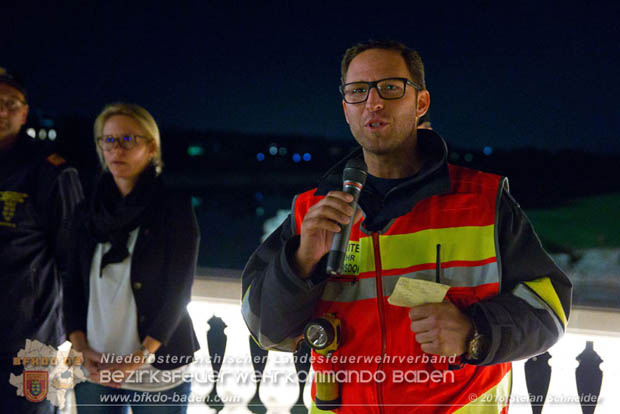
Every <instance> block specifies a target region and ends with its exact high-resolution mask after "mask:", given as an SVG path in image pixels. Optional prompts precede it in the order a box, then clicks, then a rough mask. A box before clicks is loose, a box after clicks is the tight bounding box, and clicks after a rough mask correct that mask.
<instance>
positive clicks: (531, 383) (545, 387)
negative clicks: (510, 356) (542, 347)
mask: <svg viewBox="0 0 620 414" xmlns="http://www.w3.org/2000/svg"><path fill="white" fill-rule="evenodd" d="M550 359H551V355H549V352H545V353H544V354H540V355H537V356H534V357H532V358H530V359H528V360H527V362H526V363H525V367H524V369H525V383H526V384H527V391H528V395H529V397H530V404H531V405H532V413H533V414H540V413H542V409H543V406H544V405H545V400H546V399H547V391H549V382H551V367H550V366H549V360H550Z"/></svg>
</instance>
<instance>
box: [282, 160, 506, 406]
mask: <svg viewBox="0 0 620 414" xmlns="http://www.w3.org/2000/svg"><path fill="white" fill-rule="evenodd" d="M449 170H450V179H451V184H452V189H451V192H450V193H448V194H442V195H435V196H432V197H429V198H427V199H424V200H422V201H420V202H418V203H417V204H416V205H415V206H414V207H413V209H412V210H411V211H410V212H409V213H407V214H405V215H403V216H400V217H398V218H396V219H394V220H393V221H392V223H391V224H390V225H389V226H388V227H387V228H386V229H384V230H383V231H381V232H373V233H370V234H369V233H367V232H365V230H364V229H362V228H361V226H360V223H358V224H357V225H355V226H354V227H353V229H352V231H351V238H350V242H349V245H348V250H347V256H346V259H345V274H344V275H343V276H341V277H334V278H330V279H329V280H328V282H327V286H326V287H325V291H324V293H323V296H322V298H321V300H320V302H319V304H318V306H317V308H316V309H315V316H321V315H323V314H324V313H334V314H336V316H337V318H338V319H340V320H341V322H342V343H341V345H340V348H339V349H338V350H337V351H336V352H335V353H334V354H333V355H332V359H331V360H329V361H326V360H325V359H324V358H323V357H321V356H319V355H317V354H314V355H313V356H314V358H315V362H314V364H313V368H314V370H315V371H320V370H323V371H329V370H332V371H333V372H334V373H335V374H336V378H337V380H338V382H339V383H340V395H341V398H342V405H341V407H340V408H338V409H337V410H336V412H339V413H453V412H457V413H469V412H472V413H494V414H495V413H504V412H507V409H508V398H509V395H510V388H511V364H510V363H502V364H496V365H492V366H484V367H483V366H475V365H468V364H464V365H463V366H462V367H461V368H458V365H459V364H460V358H458V357H457V358H456V359H457V360H456V361H454V359H452V360H448V359H447V357H443V358H440V357H439V356H437V355H429V354H425V353H424V352H423V351H422V350H421V348H420V345H419V344H418V343H417V342H416V340H415V337H414V334H413V333H412V332H411V330H410V323H411V321H410V319H409V317H408V312H409V308H405V307H398V306H393V305H390V304H389V303H388V302H387V298H388V297H389V296H390V294H391V293H392V291H393V289H394V286H395V284H396V281H397V280H398V279H399V278H400V277H402V276H405V277H409V278H415V279H424V280H430V281H438V282H440V283H443V284H446V285H450V286H451V287H450V289H449V291H448V293H447V297H448V298H449V299H450V300H451V301H452V302H453V303H454V304H456V305H457V306H458V307H459V308H461V309H466V308H467V307H469V306H470V305H471V304H473V303H475V302H477V301H479V300H482V299H485V298H489V297H493V296H495V295H497V294H498V293H499V292H500V283H501V280H500V266H499V264H498V261H497V257H496V256H497V254H496V248H497V240H496V231H495V230H496V229H495V216H496V202H497V200H498V195H499V193H500V191H501V188H500V187H501V186H503V185H504V184H503V183H504V182H503V179H502V178H501V177H499V176H497V175H493V174H487V173H482V172H479V171H474V170H470V169H467V168H462V167H457V166H452V165H450V168H449ZM322 198H323V196H315V195H314V190H311V191H308V192H305V193H303V194H300V195H299V196H298V197H297V199H296V200H295V207H294V209H295V212H294V214H295V224H296V232H297V234H299V231H300V229H301V223H302V221H303V218H304V216H305V214H306V212H307V211H308V209H309V208H310V207H311V206H312V205H314V204H316V203H317V202H319V201H320V200H321V199H322ZM437 245H440V246H441V247H440V249H439V251H440V263H441V265H440V269H441V270H440V277H439V280H436V266H437ZM312 395H313V399H314V395H315V389H314V387H313V392H312ZM313 412H324V411H320V410H318V409H317V408H316V407H314V406H313Z"/></svg>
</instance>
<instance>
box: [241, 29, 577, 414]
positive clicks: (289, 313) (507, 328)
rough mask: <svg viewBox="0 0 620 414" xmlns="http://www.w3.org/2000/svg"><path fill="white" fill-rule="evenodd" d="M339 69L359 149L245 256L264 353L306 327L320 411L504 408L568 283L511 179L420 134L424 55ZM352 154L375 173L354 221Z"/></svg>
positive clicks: (558, 328) (374, 53)
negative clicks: (454, 160) (335, 267)
mask: <svg viewBox="0 0 620 414" xmlns="http://www.w3.org/2000/svg"><path fill="white" fill-rule="evenodd" d="M341 74H342V79H341V82H342V83H341V86H340V91H341V93H342V106H343V110H344V116H345V119H346V121H347V123H348V124H349V127H350V129H351V133H352V134H353V136H354V138H355V140H356V141H357V142H358V143H359V145H360V148H359V150H358V151H356V152H354V153H353V154H351V155H350V156H349V157H348V158H347V159H345V160H343V161H341V162H340V163H338V164H336V165H334V167H333V168H331V169H330V170H329V171H328V172H327V173H326V174H325V175H324V177H323V178H322V180H321V182H320V183H319V185H318V188H315V189H312V190H310V191H306V192H304V193H302V194H299V195H298V196H297V197H296V198H295V200H294V202H293V211H292V213H291V216H290V217H289V219H288V220H286V221H285V222H284V223H283V224H282V225H281V226H280V227H279V228H278V229H277V230H276V231H275V232H274V233H273V234H272V235H271V236H270V237H269V238H268V239H267V240H266V241H265V242H264V243H263V244H261V245H260V247H259V248H258V249H257V250H256V252H255V253H254V254H253V255H252V257H251V258H250V260H249V262H248V264H247V266H246V268H245V270H244V273H243V304H242V312H243V316H244V319H245V321H246V324H247V325H248V327H249V329H250V331H251V333H252V335H253V336H254V338H255V339H256V340H257V341H258V342H259V343H260V344H261V346H263V347H264V348H266V349H278V350H285V351H294V350H295V349H296V347H297V345H298V343H299V342H300V341H301V340H303V337H304V333H305V337H306V340H307V341H309V342H310V345H311V346H312V345H313V343H312V342H313V341H314V340H316V341H317V342H316V343H315V344H314V345H315V346H313V348H314V349H315V350H316V351H317V352H318V353H315V354H314V356H315V358H314V361H313V367H314V370H315V371H316V372H317V377H316V380H315V384H313V393H312V394H313V405H314V406H313V410H318V408H322V409H328V410H333V411H335V412H339V413H360V412H364V413H366V412H367V413H400V412H407V413H452V412H478V411H479V410H480V409H484V412H485V413H487V412H488V413H492V412H493V413H503V412H506V411H507V409H508V398H509V393H510V389H511V364H510V361H513V360H517V359H523V358H528V357H530V356H532V355H536V354H539V353H542V352H544V351H545V350H547V349H548V348H549V347H550V346H552V345H553V344H554V343H555V342H556V341H557V340H558V339H559V338H560V337H561V336H562V334H563V333H564V330H565V328H566V323H567V318H568V315H569V311H570V302H571V284H570V281H569V280H568V279H567V277H566V276H565V275H564V274H563V273H562V271H561V270H560V269H559V268H558V267H557V266H556V265H555V264H554V262H553V261H552V260H551V259H550V258H549V256H548V255H547V254H546V252H545V251H544V250H543V248H542V246H541V244H540V242H539V239H538V237H537V236H536V234H535V233H534V230H533V228H532V226H531V224H530V222H529V221H528V219H527V218H526V217H525V215H524V213H523V211H522V210H521V209H520V207H519V205H518V204H517V203H516V202H515V201H514V199H513V198H512V196H511V195H510V193H509V192H508V183H507V180H506V179H505V178H503V177H500V176H497V175H494V174H488V173H483V172H480V171H474V170H471V169H467V168H463V167H458V166H454V165H450V164H448V163H447V161H446V159H447V153H448V152H447V148H446V144H445V142H444V141H443V139H442V138H441V137H440V136H439V135H438V134H437V133H435V132H433V131H432V130H426V129H417V127H416V126H417V123H418V120H419V118H420V117H422V116H423V115H424V114H425V113H426V112H427V111H428V109H429V105H430V94H429V91H428V90H427V89H426V84H425V80H424V67H423V64H422V60H421V58H420V56H419V55H418V53H417V52H415V51H413V50H411V49H409V48H408V47H406V46H404V45H402V44H400V43H397V42H374V41H371V42H368V43H364V44H358V45H356V46H354V47H352V48H350V49H348V50H347V51H346V53H345V54H344V57H343V59H342V65H341ZM351 158H359V159H363V161H364V162H365V164H366V166H367V168H368V177H367V180H366V182H365V185H364V187H363V190H362V192H361V195H360V198H359V210H358V213H356V211H355V208H354V207H355V206H351V205H350V203H351V202H352V200H353V196H352V195H351V194H348V193H345V192H343V191H340V189H341V188H342V174H343V169H344V166H345V165H346V164H347V162H348V161H349V159H351ZM360 211H361V213H360ZM350 221H353V223H354V225H353V227H352V229H351V235H350V239H349V246H348V249H347V252H348V253H349V254H347V255H346V256H345V263H344V266H343V269H344V272H343V274H340V275H332V274H329V273H327V272H326V266H325V264H326V261H327V257H328V252H329V251H330V247H331V243H332V239H333V238H334V234H336V233H338V232H340V231H341V228H343V227H345V226H346V225H347V224H348V223H349V222H350ZM399 280H401V282H403V283H404V282H407V284H411V283H418V285H415V286H423V287H424V289H425V290H424V291H423V290H422V288H421V287H420V288H414V289H413V291H410V292H409V294H411V295H412V296H418V297H421V299H422V300H423V301H422V303H423V304H420V305H416V306H396V305H394V304H392V303H393V302H392V301H388V299H389V298H390V297H391V296H392V294H393V293H394V291H395V288H396V287H397V283H398V282H399ZM420 283H422V284H424V285H419V284H420ZM398 284H399V285H400V283H398ZM444 288H445V289H446V290H447V293H446V294H445V296H443V295H441V296H440V297H439V298H434V299H433V298H432V296H431V292H436V291H438V290H439V291H440V290H441V289H444ZM422 292H427V293H422ZM444 292H445V291H444ZM425 299H426V300H425ZM326 338H327V339H326ZM324 339H326V341H324V342H325V344H321V341H322V340H324ZM330 341H331V342H330ZM325 350H328V352H325ZM325 356H329V357H328V358H326V357H325ZM329 373H331V375H332V376H331V377H330V376H329V375H327V374H329ZM317 407H318V408H317ZM317 412H320V411H317Z"/></svg>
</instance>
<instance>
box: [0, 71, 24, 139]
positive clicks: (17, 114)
mask: <svg viewBox="0 0 620 414" xmlns="http://www.w3.org/2000/svg"><path fill="white" fill-rule="evenodd" d="M25 102H26V100H25V98H24V95H23V94H22V93H21V92H20V91H18V90H17V89H15V88H14V87H12V86H10V85H7V84H6V83H0V141H4V140H12V139H15V138H16V137H17V134H18V133H19V130H20V128H21V127H22V126H23V125H24V124H25V123H26V118H27V117H28V105H26V103H25ZM11 107H14V108H13V109H10V108H11Z"/></svg>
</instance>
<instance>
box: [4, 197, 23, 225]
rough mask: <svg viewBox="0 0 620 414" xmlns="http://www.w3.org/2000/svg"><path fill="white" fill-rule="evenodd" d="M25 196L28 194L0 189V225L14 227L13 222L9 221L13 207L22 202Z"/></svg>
mask: <svg viewBox="0 0 620 414" xmlns="http://www.w3.org/2000/svg"><path fill="white" fill-rule="evenodd" d="M26 197H28V194H24V193H17V192H15V191H0V201H1V202H2V215H1V216H0V226H7V227H15V223H11V220H12V219H13V216H14V215H15V209H16V208H17V205H18V204H22V203H23V202H24V201H25V200H26ZM3 219H4V220H3Z"/></svg>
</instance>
